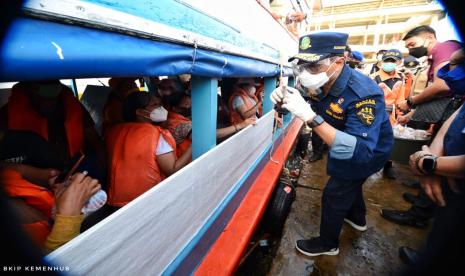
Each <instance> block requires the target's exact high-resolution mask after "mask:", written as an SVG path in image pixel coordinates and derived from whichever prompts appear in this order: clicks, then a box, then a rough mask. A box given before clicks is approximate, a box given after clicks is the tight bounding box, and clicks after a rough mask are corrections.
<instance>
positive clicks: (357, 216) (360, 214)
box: [320, 177, 366, 247]
mask: <svg viewBox="0 0 465 276" xmlns="http://www.w3.org/2000/svg"><path fill="white" fill-rule="evenodd" d="M365 180H366V178H365V179H361V180H353V181H349V180H342V179H339V178H335V177H331V178H330V179H329V180H328V183H327V184H326V187H325V188H324V190H323V197H322V198H321V205H322V210H321V224H320V238H321V240H322V241H323V242H324V243H325V245H327V246H330V247H338V245H339V234H340V233H341V228H342V224H343V223H344V218H349V219H351V220H353V221H357V222H358V221H365V214H366V207H365V201H364V200H363V191H362V186H363V183H364V182H365Z"/></svg>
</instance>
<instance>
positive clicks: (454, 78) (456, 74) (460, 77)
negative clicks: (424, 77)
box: [438, 63, 465, 96]
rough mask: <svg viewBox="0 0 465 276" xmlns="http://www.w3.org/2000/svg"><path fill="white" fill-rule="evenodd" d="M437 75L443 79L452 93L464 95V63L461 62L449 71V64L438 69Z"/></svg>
mask: <svg viewBox="0 0 465 276" xmlns="http://www.w3.org/2000/svg"><path fill="white" fill-rule="evenodd" d="M438 77H439V78H441V79H443V80H444V81H445V82H446V84H447V86H449V88H450V90H451V91H452V93H454V94H456V95H461V96H463V95H465V64H464V63H461V64H459V65H458V66H457V67H455V68H454V70H451V71H449V64H447V65H445V66H443V67H442V68H441V69H439V71H438Z"/></svg>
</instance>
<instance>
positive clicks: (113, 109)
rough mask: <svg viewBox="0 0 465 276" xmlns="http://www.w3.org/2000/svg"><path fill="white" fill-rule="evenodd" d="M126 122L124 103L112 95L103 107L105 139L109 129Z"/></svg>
mask: <svg viewBox="0 0 465 276" xmlns="http://www.w3.org/2000/svg"><path fill="white" fill-rule="evenodd" d="M123 122H124V119H123V102H122V101H121V100H120V99H118V98H116V97H112V96H111V94H110V96H109V97H108V100H107V102H106V103H105V106H104V107H103V119H102V133H103V136H104V137H105V135H106V133H107V131H108V129H109V128H110V127H112V126H114V125H117V124H121V123H123Z"/></svg>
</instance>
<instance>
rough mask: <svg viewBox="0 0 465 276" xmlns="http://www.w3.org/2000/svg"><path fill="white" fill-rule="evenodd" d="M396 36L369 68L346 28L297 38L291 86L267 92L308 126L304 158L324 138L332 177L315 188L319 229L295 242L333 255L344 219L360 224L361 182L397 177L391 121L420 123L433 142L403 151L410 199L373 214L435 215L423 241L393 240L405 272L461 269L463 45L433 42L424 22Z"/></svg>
mask: <svg viewBox="0 0 465 276" xmlns="http://www.w3.org/2000/svg"><path fill="white" fill-rule="evenodd" d="M403 41H404V42H405V48H406V49H407V50H408V56H406V57H404V55H403V54H402V51H400V50H399V49H381V50H379V51H378V53H377V61H376V62H375V63H374V64H373V66H372V67H371V68H367V67H366V65H365V64H364V57H363V54H361V53H360V52H357V51H353V50H352V49H351V48H350V47H349V46H348V45H347V34H343V33H333V32H319V33H314V34H310V35H306V36H303V37H301V38H300V41H299V53H298V54H297V55H296V56H294V57H293V58H292V59H291V60H290V61H292V60H294V61H293V62H294V68H295V70H294V72H295V74H296V76H297V79H298V89H299V90H295V89H292V88H288V92H287V94H283V93H282V91H281V89H276V90H275V91H274V92H273V93H272V95H271V100H272V101H273V102H274V103H280V102H283V107H285V108H287V109H288V110H289V111H291V112H292V113H293V114H294V115H295V116H297V117H299V118H300V119H302V120H303V121H304V122H305V123H306V124H307V126H309V127H311V128H312V148H313V155H312V156H311V157H310V159H309V161H310V162H314V161H317V160H320V159H322V152H323V151H324V146H325V145H327V149H328V150H329V154H328V161H327V174H328V175H329V176H330V179H329V181H328V182H327V184H326V186H325V188H324V191H323V196H322V213H321V223H320V235H319V236H318V237H313V238H310V239H303V240H298V241H297V242H296V249H297V250H298V251H299V252H301V253H303V254H305V255H308V256H318V255H337V254H338V253H339V248H338V244H339V236H340V232H341V227H342V224H343V223H344V222H345V223H348V224H349V225H350V226H352V227H353V228H355V229H356V230H359V231H365V230H367V225H366V220H365V213H366V208H365V203H364V200H363V192H362V185H363V183H364V182H365V180H366V179H367V177H369V176H370V175H371V174H373V173H374V172H376V171H379V170H380V169H383V173H384V176H385V177H387V178H396V173H395V171H394V170H393V166H392V163H393V162H392V161H391V160H390V153H391V150H392V148H393V146H395V144H394V143H395V142H394V139H393V138H394V137H393V131H392V128H393V127H394V126H396V125H399V124H400V125H407V126H410V127H412V128H415V129H423V130H426V131H427V133H429V135H430V136H431V140H430V141H431V142H430V143H427V141H425V145H424V146H423V147H422V149H421V150H420V151H418V152H414V153H413V154H412V155H411V156H410V163H409V165H410V169H411V171H412V172H413V174H414V175H415V176H416V177H417V178H418V182H414V183H404V184H405V185H408V186H409V187H416V188H418V189H419V192H418V194H417V195H413V194H409V193H405V194H403V197H404V198H405V199H406V200H407V201H409V202H411V203H412V207H411V208H410V209H409V210H389V209H382V210H381V216H382V217H383V218H385V219H388V220H390V221H392V222H394V223H398V224H401V225H409V226H413V227H420V228H426V226H427V224H428V220H429V219H431V218H434V223H433V227H432V230H431V232H430V234H429V236H428V240H427V242H426V246H425V248H424V249H422V250H419V251H416V250H414V249H412V248H409V247H405V246H402V247H400V248H399V256H400V258H401V259H402V260H403V261H404V262H405V263H406V264H408V265H410V266H409V268H408V271H407V273H416V274H415V275H417V274H418V275H426V274H431V273H432V272H433V271H439V272H441V271H445V270H449V269H450V270H451V271H454V270H453V269H459V271H463V268H462V269H461V268H460V264H461V262H460V260H461V258H462V257H463V256H464V251H465V250H464V238H463V231H464V225H465V224H464V221H465V220H464V218H465V201H464V200H463V194H464V189H465V188H464V184H465V183H464V179H465V170H464V169H465V159H464V158H465V155H464V153H465V148H464V147H463V143H464V141H465V139H464V138H465V137H463V135H464V133H465V123H464V118H465V116H464V115H463V113H464V109H463V108H462V104H463V100H464V98H465V97H464V93H465V82H464V80H465V71H464V66H465V60H464V52H463V45H462V44H461V43H459V42H458V41H444V42H440V41H438V40H437V39H436V33H435V30H434V29H432V28H431V27H429V26H418V27H416V28H413V29H412V30H410V31H409V32H407V34H406V35H405V36H404V37H403ZM350 68H351V69H350ZM425 70H427V83H426V86H425V87H423V88H419V87H417V85H416V84H417V79H419V78H420V77H421V74H422V73H423V71H425ZM427 144H428V145H427ZM445 264H451V265H453V266H454V267H444V265H445ZM441 269H442V270H441ZM455 271H457V270H455ZM408 275H411V274H408Z"/></svg>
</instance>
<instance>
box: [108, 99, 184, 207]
mask: <svg viewBox="0 0 465 276" xmlns="http://www.w3.org/2000/svg"><path fill="white" fill-rule="evenodd" d="M123 118H124V120H125V123H123V124H119V125H116V126H113V127H112V128H110V129H109V131H108V134H107V137H106V142H107V149H108V155H109V169H108V181H109V192H108V204H109V205H110V206H114V207H117V208H118V207H122V206H124V205H126V204H127V203H129V202H130V201H132V200H133V199H135V198H136V197H138V196H140V195H141V194H143V193H145V192H146V191H148V190H149V189H150V188H152V187H154V186H155V185H157V184H158V183H160V182H161V181H162V180H163V179H165V178H166V177H168V176H170V175H171V174H173V173H175V172H176V171H178V170H179V169H181V168H182V167H184V166H185V165H186V164H188V163H189V162H190V161H191V159H192V148H191V147H189V148H188V149H187V150H186V151H185V152H184V154H183V155H182V156H180V157H179V158H176V142H175V140H174V138H173V136H172V135H171V133H170V132H169V131H168V130H166V129H163V128H161V127H160V124H161V123H162V122H165V121H166V120H167V118H168V111H167V110H166V109H165V108H164V107H163V106H162V102H161V99H160V98H159V97H155V96H151V95H150V94H148V93H132V94H130V95H129V96H127V97H126V99H125V101H124V104H123Z"/></svg>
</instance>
